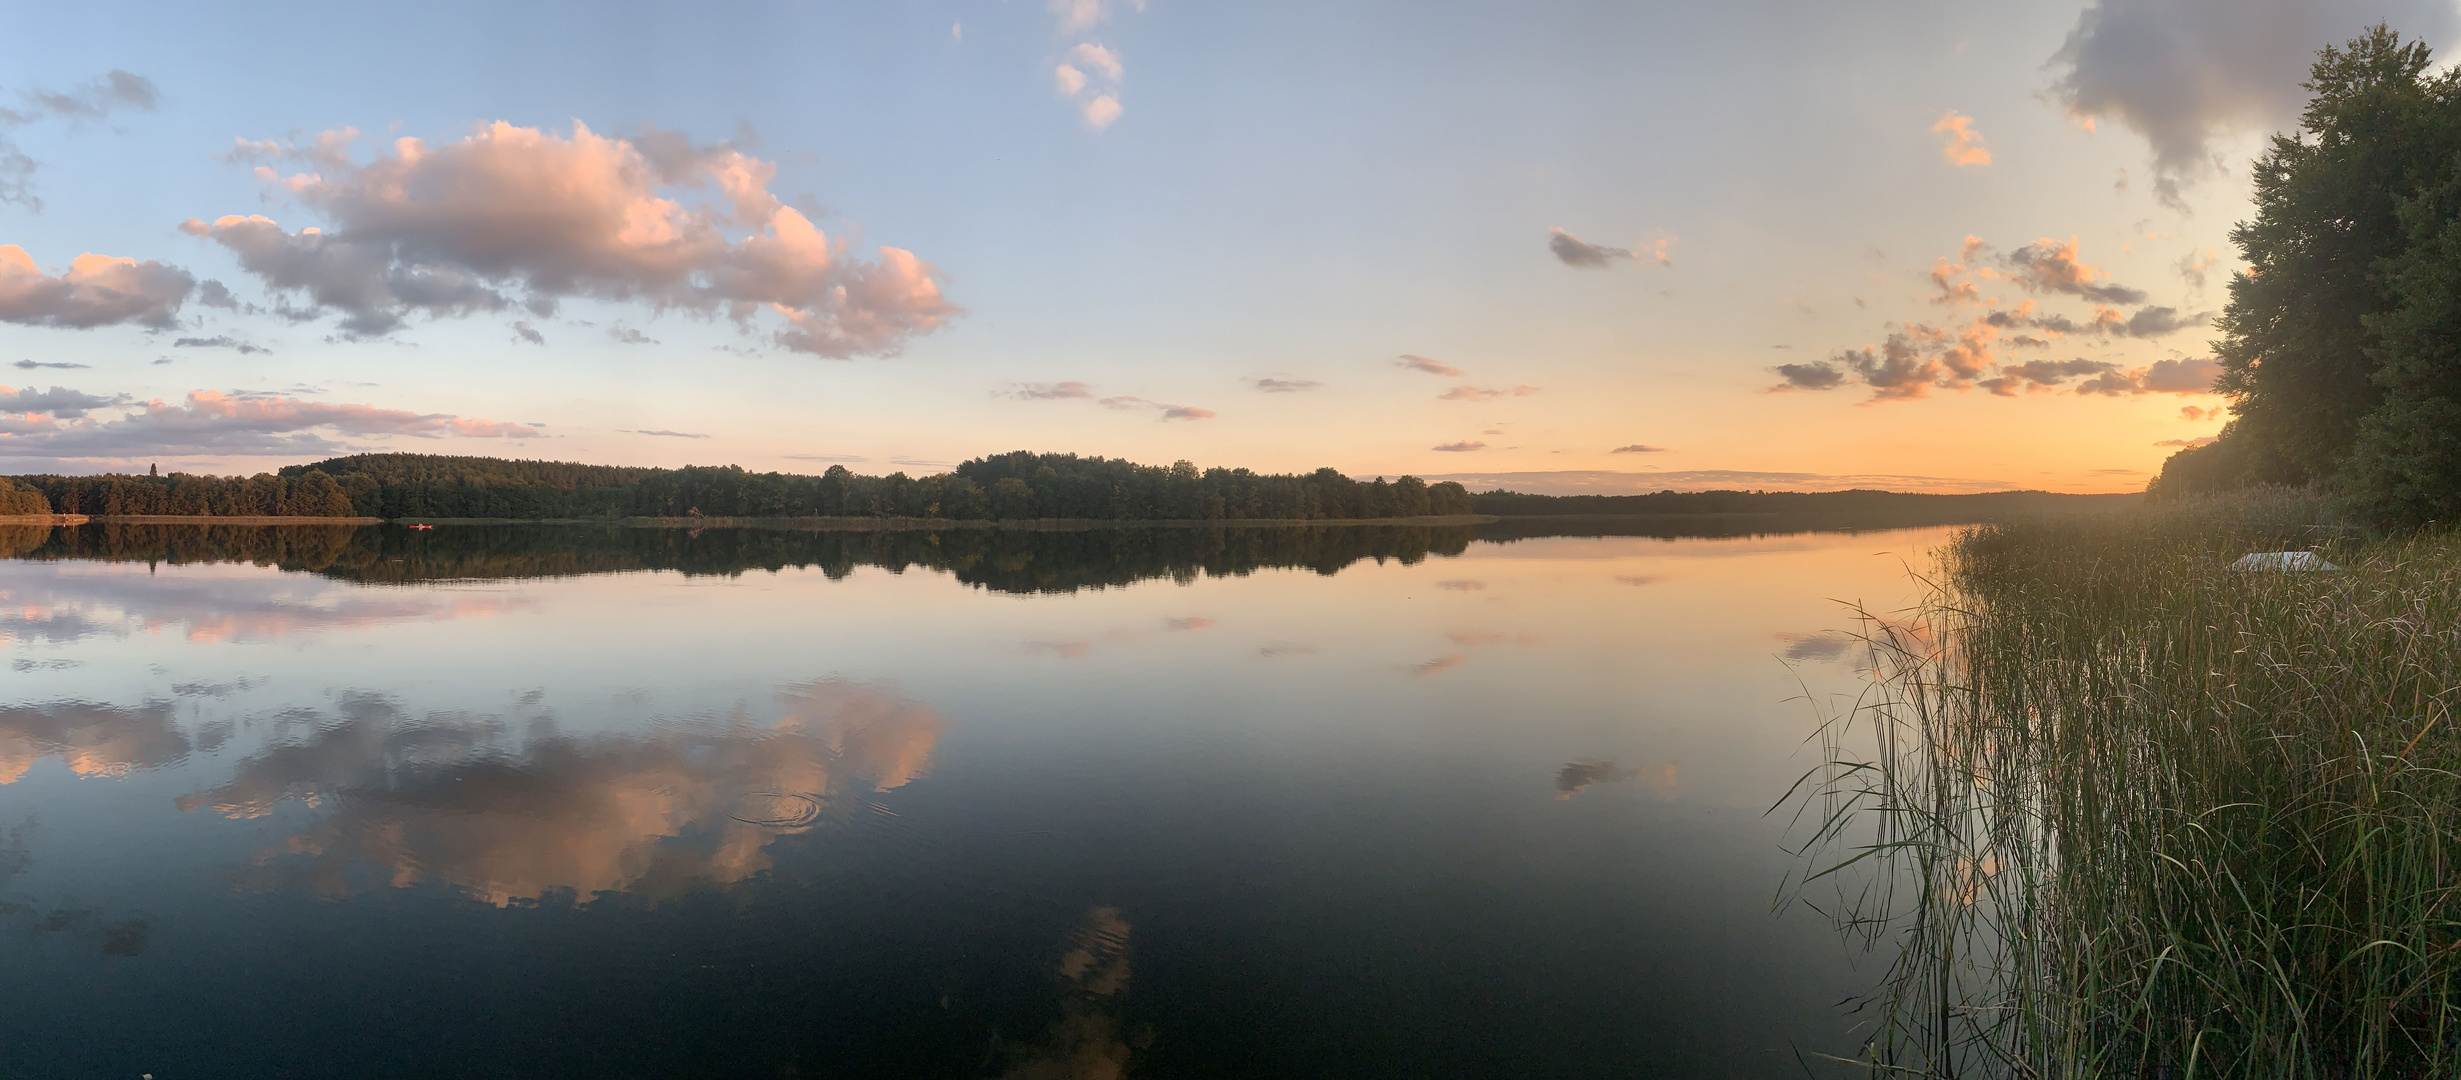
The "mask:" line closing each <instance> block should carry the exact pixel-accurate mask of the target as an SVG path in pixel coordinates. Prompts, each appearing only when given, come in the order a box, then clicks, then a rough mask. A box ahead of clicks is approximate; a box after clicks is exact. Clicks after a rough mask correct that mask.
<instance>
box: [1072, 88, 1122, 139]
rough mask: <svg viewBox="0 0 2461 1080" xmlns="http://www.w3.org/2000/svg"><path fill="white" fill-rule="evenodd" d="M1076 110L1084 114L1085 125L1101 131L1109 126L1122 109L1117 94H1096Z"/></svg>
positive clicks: (1117, 117)
mask: <svg viewBox="0 0 2461 1080" xmlns="http://www.w3.org/2000/svg"><path fill="white" fill-rule="evenodd" d="M1078 111H1079V112H1081V113H1083V114H1084V116H1085V125H1086V126H1087V127H1090V128H1093V129H1094V130H1096V131H1101V130H1102V129H1104V128H1107V127H1110V126H1111V121H1113V120H1117V119H1119V114H1120V112H1121V111H1122V110H1121V108H1120V104H1119V97H1118V95H1115V94H1096V95H1094V96H1093V98H1092V99H1090V100H1088V101H1086V102H1085V104H1083V105H1082V106H1080V107H1079V108H1078Z"/></svg>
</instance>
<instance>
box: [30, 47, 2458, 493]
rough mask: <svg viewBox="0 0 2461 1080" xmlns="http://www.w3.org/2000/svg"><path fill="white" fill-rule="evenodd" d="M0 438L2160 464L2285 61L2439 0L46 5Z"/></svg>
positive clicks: (1852, 470)
mask: <svg viewBox="0 0 2461 1080" xmlns="http://www.w3.org/2000/svg"><path fill="white" fill-rule="evenodd" d="M9 18H10V24H11V27H12V39H13V44H14V46H15V47H14V48H12V49H11V54H12V59H13V62H12V63H11V64H9V65H7V66H5V67H0V387H5V389H0V409H5V410H7V412H6V414H5V415H0V472H10V473H27V472H73V473H87V472H108V471H143V470H144V469H145V468H146V467H148V466H149V465H156V464H159V466H160V467H161V468H162V469H163V471H166V472H169V471H174V470H180V471H191V472H212V473H225V474H228V473H254V472H260V471H267V470H270V469H273V468H277V467H279V466H281V465H285V464H293V463H298V462H304V461H311V460H316V459H319V458H323V457H329V456H334V455H338V454H344V453H357V452H369V451H388V450H389V451H408V452H419V453H440V454H442V453H450V454H482V455H490V456H514V457H527V458H550V459H557V460H568V461H587V462H603V463H620V464H641V465H683V464H701V465H710V464H739V465H742V466H744V467H746V468H750V469H756V470H769V469H777V470H784V471H798V472H817V471H820V470H822V469H825V468H827V467H828V465H829V464H833V463H842V464H845V465H846V466H847V467H848V468H851V469H854V470H856V471H858V472H866V473H886V472H891V471H899V470H902V471H906V472H909V473H913V474H923V473H930V472H938V471H944V470H945V469H946V468H947V467H949V466H952V465H954V464H956V463H957V462H959V461H962V460H964V459H966V458H969V457H973V456H977V455H981V454H989V453H998V452H1003V451H1008V450H1015V449H1031V450H1044V451H1065V452H1075V453H1082V454H1096V455H1103V456H1109V457H1125V458H1129V459H1131V460H1137V461H1145V462H1153V463H1168V462H1171V461H1174V460H1179V459H1186V460H1190V461H1194V462H1196V463H1197V464H1199V465H1201V466H1207V467H1210V466H1216V465H1221V466H1245V467H1249V468H1254V469H1258V470H1260V471H1305V470H1312V469H1315V468H1318V467H1320V466H1327V465H1330V466H1332V467H1334V468H1337V469H1340V470H1342V471H1343V472H1345V473H1350V474H1352V475H1357V476H1377V475H1398V474H1402V473H1410V474H1415V475H1419V476H1426V477H1431V478H1455V479H1461V480H1465V481H1468V482H1471V483H1472V484H1473V486H1475V487H1479V488H1484V487H1487V486H1492V485H1503V486H1507V487H1512V488H1515V489H1519V490H1529V491H1548V492H1585V491H1598V492H1625V491H1656V490H1661V489H1667V488H1673V489H1678V490H1691V489H1701V488H1721V487H1722V488H1734V487H1741V488H1767V489H1772V490H1776V489H1790V490H1807V489H1827V488H1837V487H1847V486H1858V487H1888V488H1896V489H1901V490H1927V491H1966V490H1992V489H2001V488H2011V487H2022V488H2042V489H2049V490H2057V491H2128V490H2136V489H2139V488H2141V487H2142V486H2143V485H2144V483H2145V481H2146V480H2147V479H2148V478H2149V477H2150V476H2151V475H2153V473H2154V472H2156V471H2158V470H2159V468H2160V465H2161V461H2162V459H2163V458H2164V457H2166V456H2167V455H2169V454H2170V453H2172V452H2174V451H2175V450H2176V449H2178V448H2179V447H2181V446H2184V445H2192V444H2194V443H2195V442H2196V441H2197V440H2200V439H2207V438H2210V437H2211V436H2212V435H2213V434H2214V433H2215V432H2216V431H2218V430H2219V429H2220V427H2221V425H2222V423H2223V422H2224V420H2226V419H2227V416H2226V414H2225V413H2224V412H2223V411H2222V408H2221V407H2222V405H2223V402H2222V399H2220V398H2218V397H2215V396H2213V395H2212V394H2210V393H2209V392H2208V390H2209V387H2210V384H2211V380H2212V377H2213V375H2214V373H2215V371H2216V370H2217V369H2216V368H2215V366H2214V364H2213V362H2212V361H2211V359H2210V357H2211V355H2212V350H2211V346H2210V339H2211V338H2212V337H2213V336H2214V334H2215V331H2214V330H2213V329H2212V327H2211V325H2210V319H2211V317H2212V315H2213V314H2214V313H2215V312H2217V311H2218V310H2219V309H2220V308H2221V307H2222V305H2223V302H2224V301H2225V299H2226V288H2227V282H2228V280H2229V278H2230V276H2231V275H2232V274H2233V273H2235V272H2236V271H2237V269H2238V268H2239V267H2240V265H2241V264H2240V262H2239V261H2238V259H2237V258H2236V254H2235V252H2234V250H2233V249H2232V247H2231V245H2230V243H2229V231H2230V228H2231V226H2232V225H2233V223H2235V222H2237V221H2240V220H2243V219H2244V218H2246V217H2247V216H2248V215H2249V213H2250V205H2249V202H2248V197H2247V187H2248V176H2249V163H2250V161H2251V160H2252V158H2253V157H2254V156H2255V155H2256V154H2258V153H2259V152H2261V150H2262V148H2263V145H2264V140H2265V139H2266V138H2267V137H2268V136H2269V134H2270V133H2272V132H2275V131H2281V130H2285V129H2286V128H2287V127H2289V126H2290V125H2292V124H2293V123H2295V119H2296V116H2297V112H2298V108H2299V105H2300V103H2301V100H2302V91H2301V90H2300V87H2299V84H2300V82H2301V81H2302V80H2303V78H2304V76H2305V73H2306V68H2307V66H2308V64H2309V63H2310V62H2311V61H2312V59H2313V56H2314V53H2315V50H2316V49H2318V48H2320V47H2322V46H2324V45H2326V44H2330V43H2334V42H2338V41H2343V40H2346V39H2348V38H2349V37H2351V36H2353V35H2354V34H2356V33H2357V32H2358V31H2359V30H2360V29H2362V28H2364V27H2366V26H2368V25H2370V24H2372V23H2375V22H2377V21H2388V22H2390V23H2391V25H2393V26H2394V28H2396V29H2398V30H2401V31H2403V32H2404V33H2406V34H2408V35H2411V36H2413V37H2418V38H2421V39H2424V40H2425V41H2427V42H2428V43H2429V44H2430V45H2431V46H2434V47H2435V48H2436V49H2437V50H2438V53H2439V55H2442V53H2443V52H2444V51H2445V50H2446V48H2447V47H2448V46H2451V45H2453V44H2454V43H2455V39H2456V38H2461V10H2456V6H2455V4H2454V3H2453V2H2452V0H2312V2H2292V0H2100V2H2097V3H2092V4H2088V5H2083V6H2077V5H2072V4H2059V3H2049V4H2044V3H2032V4H2025V3H1999V4H1991V3H1946V2H1934V3H1911V2H1898V3H1875V4H1862V5H1839V4H1820V3H1809V2H1801V3H1780V2H1770V0H1741V2H1735V3H1726V4H1716V5H1702V4H1688V3H1674V2H1667V3H1643V2H1630V0H1626V2H1615V3H1587V2H1556V3H1531V4H1509V5H1507V4H1464V3H1450V2H1425V0H1422V2H1416V3H1388V2H1382V0H1363V2H1358V3H1347V4H1323V3H1295V2H1283V0H1253V2H1248V3H1239V4H1224V3H1203V4H1199V3H1190V2H1187V0H1143V2H1139V0H1049V2H1047V3H1046V2H1041V0H892V2H883V3H871V4H853V3H848V4H820V3H766V4H752V3H739V4H729V3H710V4H700V5H691V6H688V7H687V6H678V5H651V4H623V3H589V4H580V3H533V4H523V5H503V4H468V3H431V4H424V5H417V6H400V5H395V6H388V7H378V8H365V9H358V8H345V7H343V6H340V5H333V6H330V7H329V6H322V5H316V6H312V5H306V4H288V3H256V4H235V5H216V6H213V8H212V9H211V10H207V9H205V8H201V7H199V6H197V5H132V4H116V3H107V2H98V3H90V4H79V5H42V6H33V5H27V6H23V7H21V8H19V9H18V10H16V11H14V12H12V13H11V15H10V17H9Z"/></svg>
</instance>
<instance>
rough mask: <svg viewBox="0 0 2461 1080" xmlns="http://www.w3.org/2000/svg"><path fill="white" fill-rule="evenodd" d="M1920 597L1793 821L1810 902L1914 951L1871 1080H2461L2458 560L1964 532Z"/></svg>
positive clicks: (1890, 946)
mask: <svg viewBox="0 0 2461 1080" xmlns="http://www.w3.org/2000/svg"><path fill="white" fill-rule="evenodd" d="M2310 547H2314V548H2317V549H2319V550H2320V551H2321V552H2322V553H2323V554H2325V556H2326V557H2327V558H2329V559H2330V560H2331V561H2333V562H2335V563H2337V564H2340V565H2341V566H2342V567H2344V568H2345V569H2343V570H2341V571H2337V572H2325V573H2278V572H2276V573H2240V572H2233V571H2230V570H2229V569H2227V566H2228V564H2229V562H2230V561H2231V560H2232V559H2234V558H2236V557H2237V556H2238V555H2240V554H2244V553H2245V552H2247V551H2252V550H2282V549H2305V548H2310ZM1927 584H1928V585H1929V586H1930V588H1931V593H1930V595H1929V597H1928V598H1927V599H1926V600H1925V601H1924V602H1923V603H1922V604H1921V605H1919V606H1918V607H1917V608H1916V609H1914V610H1913V611H1911V612H1907V613H1866V614H1865V622H1864V637H1865V642H1866V644H1867V645H1868V650H1867V660H1868V663H1869V667H1870V671H1871V674H1872V681H1871V683H1870V684H1869V687H1868V691H1867V693H1866V694H1865V695H1864V697H1863V698H1862V699H1861V700H1859V701H1857V702H1855V703H1854V705H1853V706H1852V707H1851V708H1848V709H1846V710H1844V711H1843V712H1841V713H1839V714H1838V715H1836V716H1834V717H1831V718H1830V719H1829V721H1828V723H1827V725H1826V726H1825V727H1824V729H1823V735H1822V741H1823V747H1824V749H1825V750H1826V751H1827V754H1826V755H1825V757H1826V760H1825V762H1824V764H1823V765H1822V766H1821V767H1819V768H1818V769H1816V770H1815V771H1814V773H1813V774H1812V775H1811V776H1808V777H1807V778H1806V780H1807V784H1806V785H1805V787H1804V788H1803V789H1802V790H1803V792H1804V794H1802V795H1801V796H1800V801H1799V802H1798V803H1797V808H1798V810H1799V811H1800V813H1801V816H1800V817H1799V818H1798V821H1799V822H1801V823H1802V825H1803V827H1804V829H1805V834H1804V839H1805V841H1806V842H1805V847H1804V850H1803V854H1804V856H1805V858H1806V860H1807V862H1806V864H1805V865H1806V871H1807V873H1806V878H1807V879H1806V880H1805V881H1802V882H1798V883H1796V884H1795V885H1794V888H1795V890H1796V891H1795V892H1794V893H1793V895H1794V896H1795V897H1796V898H1797V899H1801V900H1804V901H1806V902H1811V903H1815V904H1820V905H1823V910H1827V911H1830V913H1831V914H1832V915H1834V916H1836V917H1837V918H1838V920H1839V923H1840V925H1841V926H1842V927H1845V928H1847V929H1849V930H1850V931H1851V932H1852V933H1854V934H1856V935H1859V936H1860V937H1862V938H1863V939H1864V940H1865V941H1866V942H1868V943H1869V944H1871V945H1872V946H1873V947H1875V948H1877V949H1880V950H1881V951H1882V952H1883V954H1884V955H1887V954H1891V953H1893V957H1892V962H1891V966H1890V967H1889V969H1888V972H1887V975H1886V976H1885V978H1884V979H1883V981H1882V985H1881V986H1880V988H1879V990H1878V991H1877V992H1876V993H1875V994H1874V995H1873V997H1872V998H1871V999H1870V1000H1869V1001H1868V1002H1866V1003H1865V1005H1866V1016H1867V1018H1868V1022H1869V1024H1870V1027H1869V1028H1868V1030H1867V1035H1868V1039H1869V1041H1868V1044H1867V1046H1866V1054H1867V1060H1868V1062H1869V1063H1870V1064H1871V1065H1873V1066H1874V1071H1875V1074H1887V1075H1915V1076H1951V1075H1954V1076H2008V1077H2076V1078H2083V1077H2103V1076H2168V1077H2187V1076H2198V1077H2203V1076H2212V1077H2251V1078H2253V1077H2266V1078H2273V1077H2280V1078H2310V1077H2313V1078H2322V1077H2340V1076H2450V1075H2454V1074H2455V1072H2456V1071H2461V729H2456V726H2455V721H2456V718H2455V716H2454V712H2455V710H2456V707H2461V537H2455V536H2453V535H2451V534H2425V535H2419V536H2414V537H2410V538H2406V539H2390V540H2386V539H2364V538H2360V537H2357V536H2355V535H2353V534H2352V533H2351V532H2350V531H2348V530H2344V529H2341V528H2339V527H2337V526H2336V525H2335V524H2334V523H2333V520H2332V518H2331V517H2330V516H2329V515H2328V513H2327V508H2326V504H2325V503H2324V501H2323V500H2321V499H2318V498H2314V497H2308V496H2301V495H2292V494H2283V493H2278V492H2274V493H2261V492H2260V493H2254V494H2250V495H2246V496H2240V497H2233V498H2229V499H2215V500H2210V501H2202V502H2183V503H2178V504H2172V505H2167V506H2157V507H2149V508H2147V509H2146V510H2144V511H2141V512H2137V513H2132V514H2124V515H2115V516H2111V517H2105V518H2088V519H2066V520H2040V521H2028V522H2022V523H2014V524H2000V525H1986V526H1978V527H1975V528H1971V529H1967V530H1965V531H1964V532H1962V533H1960V534H1959V536H1958V538H1957V539H1956V540H1955V541H1954V542H1953V543H1952V544H1951V545H1950V547H1949V548H1948V549H1946V550H1945V551H1944V552H1942V553H1941V556H1940V561H1939V564H1938V569H1937V573H1936V575H1935V576H1934V577H1931V578H1929V579H1927ZM1827 905H1834V906H1833V907H1832V906H1827Z"/></svg>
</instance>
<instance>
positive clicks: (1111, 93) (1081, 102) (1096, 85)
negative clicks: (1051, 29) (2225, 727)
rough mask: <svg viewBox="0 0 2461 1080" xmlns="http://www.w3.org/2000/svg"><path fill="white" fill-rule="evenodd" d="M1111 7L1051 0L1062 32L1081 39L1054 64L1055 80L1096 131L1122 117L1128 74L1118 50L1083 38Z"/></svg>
mask: <svg viewBox="0 0 2461 1080" xmlns="http://www.w3.org/2000/svg"><path fill="white" fill-rule="evenodd" d="M1135 8H1136V10H1138V11H1143V10H1145V5H1144V3H1143V0H1137V2H1136V3H1135ZM1110 11H1111V5H1109V4H1107V3H1105V2H1104V0H1052V4H1051V13H1052V14H1053V15H1056V16H1058V18H1059V29H1060V33H1062V34H1063V35H1067V36H1071V37H1078V38H1080V39H1081V40H1079V41H1077V43H1076V44H1075V45H1072V46H1070V47H1069V49H1068V52H1067V55H1066V57H1065V58H1063V59H1062V60H1061V61H1060V62H1059V63H1057V64H1055V65H1053V66H1052V68H1051V78H1052V82H1053V84H1054V85H1056V86H1057V87H1058V89H1059V92H1060V96H1061V97H1063V98H1067V99H1069V100H1070V101H1071V102H1073V103H1074V104H1075V105H1076V107H1077V114H1078V115H1079V116H1082V117H1084V118H1085V126H1087V127H1090V128H1092V129H1094V130H1096V131H1101V130H1104V129H1106V128H1108V127H1110V126H1111V124H1112V122H1113V121H1116V120H1118V119H1119V116H1120V112H1121V107H1120V103H1119V86H1120V82H1121V80H1123V79H1125V78H1126V77H1127V74H1128V69H1127V66H1126V65H1125V64H1122V63H1121V62H1120V58H1119V52H1118V50H1116V49H1113V48H1111V47H1110V46H1108V45H1104V44H1103V43H1101V42H1099V41H1094V40H1090V39H1083V35H1084V34H1085V32H1086V31H1089V30H1091V29H1093V28H1094V24H1096V23H1099V22H1101V21H1103V20H1104V19H1105V18H1108V17H1109V15H1110Z"/></svg>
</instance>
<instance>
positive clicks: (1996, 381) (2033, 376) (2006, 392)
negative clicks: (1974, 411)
mask: <svg viewBox="0 0 2461 1080" xmlns="http://www.w3.org/2000/svg"><path fill="white" fill-rule="evenodd" d="M2118 367H2119V365H2117V364H2112V363H2106V362H2104V361H2101V360H2087V359H2084V358H2082V357H2080V358H2078V359H2075V360H2028V361H2026V362H2024V363H2022V364H2004V365H2001V367H2000V373H1999V376H1998V377H1997V378H1991V379H1984V380H1982V381H1981V382H1980V383H1978V384H1977V385H1979V386H1981V387H1982V388H1983V389H1986V390H1989V391H1991V392H1992V393H1994V394H1998V395H2000V396H2001V397H2014V396H2016V394H2017V392H2018V391H2021V390H2040V389H2046V388H2049V387H2053V386H2058V385H2060V384H2061V383H2064V382H2067V381H2068V380H2070V379H2075V378H2082V377H2084V376H2088V375H2100V374H2103V373H2104V372H2108V371H2114V370H2117V369H2118Z"/></svg>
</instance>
